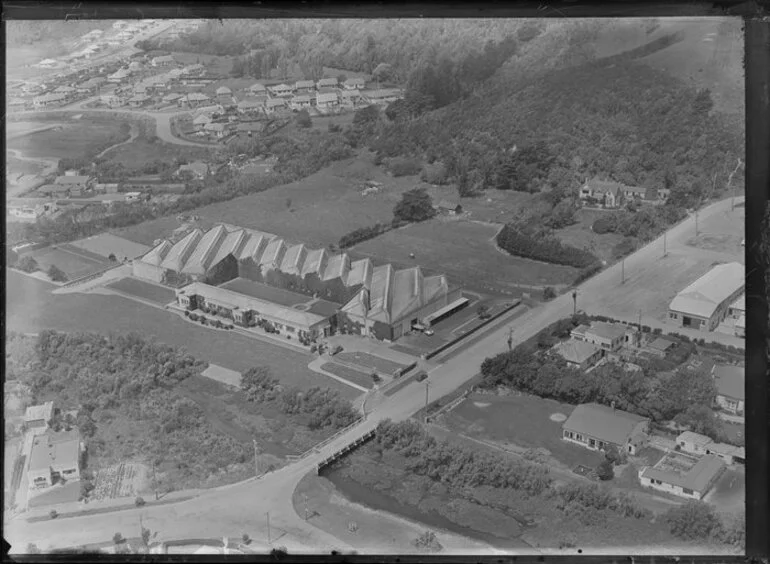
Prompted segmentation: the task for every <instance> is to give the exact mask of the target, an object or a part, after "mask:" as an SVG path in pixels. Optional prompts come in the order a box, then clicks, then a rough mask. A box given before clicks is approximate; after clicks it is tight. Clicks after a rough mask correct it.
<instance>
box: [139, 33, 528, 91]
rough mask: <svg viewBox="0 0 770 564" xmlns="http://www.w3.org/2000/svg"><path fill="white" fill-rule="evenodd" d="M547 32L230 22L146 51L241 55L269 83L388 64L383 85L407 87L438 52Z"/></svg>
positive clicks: (463, 51)
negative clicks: (330, 69) (326, 69)
mask: <svg viewBox="0 0 770 564" xmlns="http://www.w3.org/2000/svg"><path fill="white" fill-rule="evenodd" d="M540 27H541V24H535V23H533V22H527V21H526V20H503V19H463V20H458V19H393V20H390V19H389V20H356V19H335V20H302V19H296V20H273V19H266V20H227V21H210V22H207V23H206V24H204V25H203V26H201V27H200V28H198V29H197V30H195V31H193V32H191V33H188V34H184V35H181V36H180V37H178V38H175V39H171V40H168V39H166V40H164V39H163V38H159V39H157V40H152V41H146V42H142V43H141V44H140V45H138V46H139V47H140V48H142V49H144V50H147V51H149V50H152V49H165V50H169V51H183V52H192V53H204V54H209V55H231V56H238V57H241V58H242V59H243V60H244V61H245V65H244V66H245V71H246V73H247V74H249V75H250V76H253V77H254V78H267V77H269V75H270V72H271V71H273V70H275V71H277V72H276V74H277V76H279V77H285V76H289V75H297V74H301V75H304V76H305V77H306V78H309V79H316V78H320V77H321V74H322V73H323V67H333V68H337V69H345V70H348V71H353V72H361V73H366V74H372V73H373V72H374V70H375V69H376V68H377V67H378V66H379V65H380V64H386V65H387V75H384V76H383V79H384V80H391V81H394V82H404V81H406V79H407V78H408V77H409V74H410V73H411V71H412V70H413V69H415V68H417V67H419V66H424V65H425V64H426V63H428V62H429V61H431V60H432V59H433V58H435V57H436V54H437V53H441V55H442V57H446V58H447V59H448V60H456V59H459V58H460V57H465V56H466V55H467V53H468V52H470V51H478V52H480V51H482V50H483V49H484V46H485V45H486V44H487V42H490V41H491V42H498V41H500V40H502V39H503V38H505V37H506V36H509V35H512V34H514V33H517V32H518V33H520V34H521V37H522V38H523V39H527V40H528V39H531V38H532V37H534V36H535V35H536V34H537V33H538V32H539V29H540ZM520 30H521V31H520ZM382 70H384V69H382Z"/></svg>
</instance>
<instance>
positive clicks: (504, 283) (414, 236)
mask: <svg viewBox="0 0 770 564" xmlns="http://www.w3.org/2000/svg"><path fill="white" fill-rule="evenodd" d="M498 230H499V226H495V225H490V224H482V223H475V222H470V221H443V220H441V219H438V218H437V219H433V220H430V221H425V222H423V223H418V224H413V225H408V226H406V227H403V228H401V229H396V230H394V231H389V232H388V233H385V234H383V235H380V236H379V237H376V238H374V239H371V240H369V241H364V242H363V243H361V244H359V245H356V246H355V247H353V250H352V253H351V254H355V255H360V256H368V257H371V258H376V259H379V260H380V261H383V262H385V261H388V262H393V263H394V264H399V265H403V266H413V265H420V266H421V267H423V268H424V269H426V270H427V271H432V272H443V273H445V274H447V275H448V276H449V277H450V278H452V279H454V280H456V281H457V282H460V283H462V284H463V286H464V287H466V288H471V289H475V290H478V291H485V292H491V293H501V292H518V291H519V289H520V288H519V287H518V286H517V285H519V284H520V285H523V286H525V290H524V291H527V289H526V287H527V286H547V285H549V286H557V285H561V284H569V283H570V282H571V281H572V280H573V279H574V277H575V275H576V273H577V270H576V269H574V268H571V267H568V266H560V265H554V264H548V263H543V262H537V261H533V260H528V259H523V258H518V257H513V256H510V255H508V254H507V253H504V252H502V251H499V250H498V249H497V248H496V247H495V245H494V241H493V239H494V237H495V235H496V234H497V232H498ZM410 253H414V254H415V258H414V259H412V258H410V256H409V255H410Z"/></svg>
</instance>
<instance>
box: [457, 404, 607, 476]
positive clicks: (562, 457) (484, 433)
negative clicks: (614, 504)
mask: <svg viewBox="0 0 770 564" xmlns="http://www.w3.org/2000/svg"><path fill="white" fill-rule="evenodd" d="M573 409H574V406H571V405H567V404H563V403H559V402H557V401H554V400H547V399H542V398H538V397H535V396H507V397H497V396H491V395H481V394H471V395H470V396H469V397H468V399H466V400H465V401H464V402H462V403H461V404H460V405H458V406H457V407H456V408H455V409H453V410H452V411H451V412H449V414H448V415H447V417H446V419H445V425H446V426H447V427H448V428H450V429H452V430H456V431H458V432H460V433H463V434H465V435H468V436H470V437H474V438H478V439H482V440H491V441H495V442H500V443H513V444H515V445H517V446H519V447H523V448H545V449H548V450H549V451H550V452H551V455H552V456H553V457H554V458H555V459H557V460H558V461H559V462H561V463H562V464H564V465H566V466H567V467H569V468H574V467H575V466H576V465H578V464H582V465H584V466H589V467H591V468H594V467H595V466H596V465H597V464H598V463H599V462H601V456H600V455H599V454H597V453H595V452H593V451H590V450H588V449H584V448H581V447H579V446H577V445H573V444H570V443H567V442H565V441H563V440H562V438H561V436H562V424H563V421H553V420H551V418H550V417H551V415H552V414H555V413H560V414H563V415H565V416H567V417H569V415H570V414H571V413H572V410H573Z"/></svg>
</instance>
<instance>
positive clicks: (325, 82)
mask: <svg viewBox="0 0 770 564" xmlns="http://www.w3.org/2000/svg"><path fill="white" fill-rule="evenodd" d="M338 85H339V82H338V81H337V79H336V78H322V79H321V80H319V81H318V82H317V83H316V87H317V88H319V89H320V88H337V86H338Z"/></svg>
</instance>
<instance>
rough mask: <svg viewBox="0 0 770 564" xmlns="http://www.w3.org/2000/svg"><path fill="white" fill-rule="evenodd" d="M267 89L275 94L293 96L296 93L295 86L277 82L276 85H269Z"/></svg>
mask: <svg viewBox="0 0 770 564" xmlns="http://www.w3.org/2000/svg"><path fill="white" fill-rule="evenodd" d="M267 89H268V91H270V93H271V94H273V95H274V96H291V95H292V94H293V93H294V88H292V87H291V86H289V85H288V84H276V85H275V86H268V88H267Z"/></svg>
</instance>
